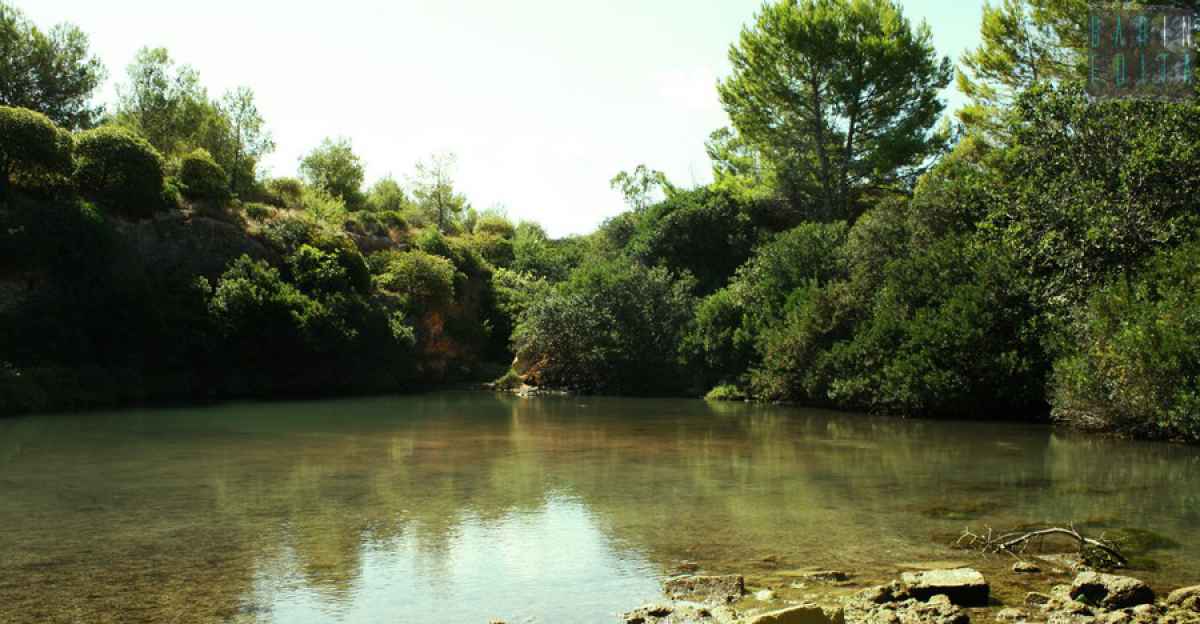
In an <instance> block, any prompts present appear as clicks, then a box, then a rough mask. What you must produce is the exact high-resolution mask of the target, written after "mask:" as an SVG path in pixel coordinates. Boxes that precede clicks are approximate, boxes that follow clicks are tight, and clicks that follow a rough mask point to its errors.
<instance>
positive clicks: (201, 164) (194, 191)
mask: <svg viewBox="0 0 1200 624" xmlns="http://www.w3.org/2000/svg"><path fill="white" fill-rule="evenodd" d="M179 181H180V182H182V183H183V194H184V196H186V197H188V198H189V199H203V200H208V201H213V202H225V201H227V200H228V199H229V197H230V192H229V176H228V175H227V174H226V173H225V170H224V169H222V168H221V165H218V164H217V161H215V160H213V157H212V155H210V154H209V153H208V151H207V150H204V149H203V148H196V149H195V150H193V151H192V152H190V153H188V154H186V155H184V156H183V158H181V159H180V161H179Z"/></svg>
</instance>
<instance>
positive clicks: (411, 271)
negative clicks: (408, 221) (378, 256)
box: [374, 250, 456, 310]
mask: <svg viewBox="0 0 1200 624" xmlns="http://www.w3.org/2000/svg"><path fill="white" fill-rule="evenodd" d="M455 274H456V270H455V268H454V263H452V262H450V261H449V260H447V259H446V258H443V257H441V256H435V255H433V254H430V253H426V252H424V251H419V250H414V251H405V252H392V253H389V254H388V255H387V257H386V262H385V263H384V264H383V266H382V269H381V270H380V272H379V274H378V275H376V276H375V278H374V279H375V283H376V284H377V285H378V286H379V287H380V288H383V289H385V290H387V291H388V292H391V293H394V294H396V295H399V296H401V297H403V298H404V300H405V301H406V302H407V304H408V305H409V306H412V307H413V308H415V309H420V310H429V309H434V308H444V307H446V306H448V305H449V304H450V303H451V302H452V301H453V300H454V282H455Z"/></svg>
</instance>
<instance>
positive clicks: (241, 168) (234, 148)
mask: <svg viewBox="0 0 1200 624" xmlns="http://www.w3.org/2000/svg"><path fill="white" fill-rule="evenodd" d="M216 110H217V111H218V112H219V113H220V116H221V118H222V119H223V120H224V121H225V122H226V125H227V133H228V139H227V142H228V144H229V148H230V149H229V152H230V154H229V156H230V160H231V161H232V162H230V163H229V164H230V165H231V166H230V167H229V189H230V191H232V192H234V193H239V194H245V193H248V192H249V191H250V190H251V188H252V187H253V185H254V181H255V180H254V171H255V168H256V167H257V164H258V161H259V160H261V159H262V158H263V157H264V156H266V155H267V154H269V153H271V152H272V151H273V150H274V149H275V141H274V139H272V138H271V133H270V131H268V130H267V127H266V121H265V120H264V119H263V118H262V115H261V114H260V113H259V112H258V105H257V104H255V103H254V91H253V90H252V89H250V88H249V87H238V88H236V89H233V90H231V91H228V92H226V93H225V95H224V96H222V97H221V101H220V102H219V103H217V104H216Z"/></svg>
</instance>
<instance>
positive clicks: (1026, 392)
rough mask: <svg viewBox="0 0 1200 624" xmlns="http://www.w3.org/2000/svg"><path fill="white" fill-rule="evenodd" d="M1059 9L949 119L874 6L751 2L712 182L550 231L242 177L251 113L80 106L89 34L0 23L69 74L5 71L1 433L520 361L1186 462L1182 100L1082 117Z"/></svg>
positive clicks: (1006, 50)
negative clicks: (1074, 440) (72, 413)
mask: <svg viewBox="0 0 1200 624" xmlns="http://www.w3.org/2000/svg"><path fill="white" fill-rule="evenodd" d="M1077 5H1079V3H1078V2H1073V1H1067V0H1024V1H1022V0H1012V1H1008V2H1005V3H1003V4H1000V5H998V6H996V7H990V6H989V7H988V8H987V9H986V10H985V15H984V21H983V24H982V25H981V26H982V34H983V43H982V44H981V45H980V47H979V48H978V49H976V50H973V51H971V52H969V53H968V54H967V55H965V56H964V57H963V59H960V63H959V66H958V68H957V80H958V84H959V87H960V90H962V91H963V92H964V93H965V94H967V95H968V97H969V98H970V104H969V105H968V106H967V107H965V108H964V109H962V110H961V111H959V114H958V116H957V119H955V120H951V119H950V118H948V117H947V116H946V115H945V112H946V111H945V110H944V103H943V102H942V101H941V100H940V99H939V94H940V92H941V90H942V89H943V88H945V87H946V86H947V85H949V84H950V82H951V81H952V80H953V79H955V74H956V68H955V65H954V64H953V63H952V62H951V60H950V59H947V58H939V57H938V56H937V55H936V53H935V51H934V48H933V45H932V43H931V33H930V32H929V30H928V28H927V27H926V26H925V25H923V24H914V23H912V22H911V21H910V20H909V19H908V18H907V17H905V16H904V14H903V13H902V12H901V10H900V9H899V8H898V6H897V5H896V4H895V3H894V2H891V1H890V0H796V1H789V0H782V1H780V2H774V3H768V4H766V5H764V6H763V8H762V9H761V11H760V12H759V14H758V15H757V17H756V19H755V21H754V22H753V23H752V24H749V25H748V26H747V28H746V29H744V31H743V33H742V35H741V37H740V39H739V40H738V41H737V42H735V43H734V44H733V45H732V46H731V49H730V60H731V65H732V68H733V70H732V73H731V74H730V75H729V76H728V77H727V78H725V79H724V80H723V81H722V82H721V83H720V85H719V86H718V92H719V96H720V98H721V101H722V103H723V104H724V106H725V108H726V110H727V111H728V113H729V116H730V120H731V121H732V127H730V128H723V129H719V130H716V131H715V132H713V134H712V135H711V136H710V138H709V142H708V150H709V156H710V157H711V159H712V161H713V178H714V181H713V182H712V183H711V184H707V185H704V186H700V187H696V188H681V187H678V186H675V185H673V184H672V183H671V182H670V181H669V180H668V179H667V178H666V177H665V176H663V175H662V174H661V173H659V172H656V171H654V170H652V169H649V168H647V167H644V166H639V167H637V168H636V169H633V170H631V171H628V172H623V173H621V174H618V175H617V176H616V177H615V178H614V179H613V186H614V187H615V188H617V189H618V190H620V191H621V192H623V193H624V195H625V197H626V198H627V200H628V204H629V210H628V211H627V212H625V213H622V214H620V215H618V216H615V217H613V218H611V219H609V220H607V221H605V222H604V223H603V224H602V225H601V226H600V227H599V229H598V230H597V231H596V232H595V233H593V234H590V235H587V236H577V237H569V238H565V239H560V240H552V239H550V238H548V237H547V235H546V233H545V232H544V231H543V230H542V229H541V228H540V227H539V226H537V225H536V224H533V223H517V224H514V223H512V222H511V221H509V220H508V219H507V218H506V217H505V216H504V214H503V213H502V212H500V211H495V210H493V211H486V210H485V211H482V212H480V211H477V210H475V209H474V208H473V207H472V206H471V205H470V202H469V200H468V198H466V197H464V196H462V195H461V194H460V193H459V192H458V191H456V190H455V188H454V183H453V164H454V163H453V159H452V157H449V156H435V157H433V158H431V159H429V160H428V161H427V162H425V163H422V164H421V165H419V166H418V167H417V169H416V171H414V172H413V174H412V175H411V176H410V177H409V178H408V179H407V180H406V181H405V183H403V184H402V183H400V182H397V181H396V180H393V179H391V178H385V179H383V180H379V181H377V182H375V183H374V184H373V185H371V186H369V187H368V186H365V180H364V174H363V171H364V169H363V163H362V162H361V160H360V159H359V157H358V156H357V155H356V154H355V153H354V150H353V145H352V143H351V141H350V140H349V139H345V138H331V139H328V140H326V141H325V142H324V143H322V144H321V145H319V146H317V147H316V148H314V149H313V151H312V152H311V153H310V154H309V155H308V156H306V157H305V158H304V159H303V160H302V161H301V163H300V166H299V171H300V174H301V178H300V179H293V178H271V177H267V176H264V175H263V174H262V172H261V171H260V170H259V167H258V163H259V162H260V161H261V159H262V158H263V156H265V155H266V154H267V153H269V152H270V150H271V149H272V147H273V143H272V141H271V137H270V135H269V133H268V132H267V130H266V124H265V121H264V120H263V119H262V118H261V117H260V116H259V114H258V112H257V109H256V107H255V105H254V96H253V92H252V91H251V90H250V89H247V88H242V89H238V90H235V91H232V92H230V93H227V94H225V95H224V96H223V97H221V98H217V99H210V98H209V96H208V94H207V92H206V91H205V89H204V88H203V86H202V85H201V83H200V79H199V75H198V74H197V72H196V71H195V70H193V69H192V68H190V67H187V66H180V65H177V64H176V63H175V62H174V61H173V60H172V59H171V58H170V56H169V55H168V53H167V52H166V51H165V50H162V49H146V50H143V51H142V52H140V53H139V54H138V56H137V58H136V59H135V60H134V62H133V63H132V64H131V65H130V66H129V68H128V71H127V76H126V78H125V81H124V82H123V83H122V88H121V89H120V90H119V91H120V93H121V97H120V99H119V101H118V102H117V103H116V105H115V107H114V108H113V110H111V111H102V110H98V109H96V108H95V107H93V106H92V105H91V104H89V102H90V97H91V94H92V91H93V90H94V89H95V88H96V86H97V85H98V84H99V82H100V79H101V77H102V74H103V71H102V68H101V67H100V66H99V64H98V63H97V62H96V61H95V60H94V59H91V58H90V57H89V56H88V53H87V40H86V36H84V35H83V34H82V33H79V32H78V31H77V30H74V29H72V28H71V27H69V26H62V27H58V28H56V29H54V30H53V31H52V32H53V33H57V34H55V35H54V36H49V35H46V34H43V33H42V32H41V31H39V30H37V28H36V27H34V26H33V25H31V24H29V23H28V21H27V20H25V18H24V17H22V16H21V15H20V13H19V12H17V11H16V10H15V9H14V8H12V7H10V6H8V5H4V4H0V17H2V19H0V37H3V38H4V39H5V42H6V44H7V47H5V48H4V49H5V50H9V49H20V48H21V46H26V47H29V48H38V46H42V48H45V49H47V50H49V52H48V54H50V55H52V56H54V55H57V56H56V58H57V59H58V60H57V61H56V62H55V63H52V64H50V65H48V66H46V67H39V66H37V65H36V64H32V65H30V66H28V67H16V65H17V64H15V63H13V62H10V63H9V66H11V67H15V68H16V69H13V70H10V71H19V72H21V75H23V76H27V77H28V78H29V82H31V83H36V82H37V81H39V80H40V81H43V82H47V81H49V82H51V83H54V84H56V85H58V86H59V87H60V88H57V89H43V90H41V91H38V90H31V91H30V93H32V95H31V94H30V93H18V92H16V90H14V89H11V88H9V89H8V90H7V91H6V90H5V89H0V91H4V92H3V93H0V103H2V104H5V105H6V106H4V107H2V108H0V136H2V137H3V139H2V144H0V185H2V186H0V193H2V199H0V202H2V203H0V220H2V223H0V289H2V290H3V297H2V298H0V410H2V411H5V412H24V411H31V410H46V409H62V408H76V407H91V406H99V405H113V404H122V403H130V402H139V401H147V400H165V399H187V400H195V399H208V398H220V397H235V396H257V397H275V396H281V395H292V394H330V393H341V392H371V391H394V390H401V389H408V388H415V387H420V386H423V385H427V384H431V383H442V382H447V381H453V380H464V379H490V378H495V377H497V376H499V375H500V374H501V373H504V371H505V370H506V369H507V368H508V367H509V363H510V362H512V367H513V370H512V371H510V373H509V375H508V376H507V377H506V379H508V380H510V381H511V380H515V379H520V380H522V381H524V382H527V383H530V384H535V385H546V386H553V387H562V388H569V389H573V390H576V391H581V392H598V393H612V394H672V395H693V396H700V395H704V394H706V393H707V394H708V396H709V397H710V398H713V399H719V398H722V399H757V400H769V401H790V402H797V403H802V404H809V405H822V406H832V407H838V408H848V409H863V410H871V411H877V412H883V413H889V414H896V415H903V416H934V417H955V418H1021V419H1033V420H1037V419H1047V418H1054V419H1057V420H1059V421H1062V422H1066V423H1069V424H1072V425H1075V426H1080V427H1087V428H1093V429H1101V430H1108V431H1117V432H1121V433H1127V434H1133V435H1139V436H1145V437H1156V438H1172V439H1186V440H1200V305H1198V304H1200V300H1198V299H1197V294H1196V293H1197V292H1200V288H1198V287H1200V283H1198V282H1197V280H1198V278H1197V277H1196V274H1197V271H1196V269H1197V267H1198V266H1200V237H1198V236H1197V235H1198V234H1200V218H1198V217H1200V211H1198V210H1197V208H1196V204H1195V202H1194V200H1193V198H1192V196H1191V194H1190V189H1193V188H1196V183H1197V181H1198V178H1200V107H1197V105H1196V104H1195V103H1194V102H1193V101H1186V102H1167V101H1149V100H1136V101H1135V100H1105V101H1094V100H1091V99H1089V98H1088V97H1087V96H1086V95H1085V94H1084V92H1083V89H1082V78H1083V72H1084V71H1085V69H1084V67H1085V63H1082V62H1081V60H1080V59H1081V58H1082V55H1083V54H1084V50H1082V49H1081V48H1080V47H1079V46H1081V45H1082V44H1081V43H1080V42H1078V41H1076V40H1075V39H1076V38H1075V37H1074V33H1075V32H1076V30H1075V29H1076V28H1078V27H1080V23H1077V22H1081V21H1082V20H1083V19H1085V18H1086V15H1087V11H1086V9H1082V8H1081V6H1077ZM43 56H45V55H43ZM21 58H25V57H21ZM63 67H69V68H72V71H70V72H63V71H61V69H62V68H63ZM38 93H51V94H54V95H55V98H54V99H53V101H52V100H51V99H45V98H42V99H39V96H38V95H37V94H38ZM64 94H65V95H64Z"/></svg>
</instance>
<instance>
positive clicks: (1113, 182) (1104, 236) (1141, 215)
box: [992, 87, 1200, 316]
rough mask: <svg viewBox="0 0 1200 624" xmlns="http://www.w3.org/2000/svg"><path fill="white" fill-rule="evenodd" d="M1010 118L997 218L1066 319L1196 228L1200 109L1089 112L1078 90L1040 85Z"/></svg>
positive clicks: (1099, 107) (1131, 103)
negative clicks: (1101, 288) (1100, 289)
mask: <svg viewBox="0 0 1200 624" xmlns="http://www.w3.org/2000/svg"><path fill="white" fill-rule="evenodd" d="M1010 119H1011V122H1010V124H1011V127H1010V128H1009V132H1010V133H1011V134H1012V136H1013V143H1014V144H1013V146H1012V147H1010V148H1009V149H1008V150H1007V151H1006V152H1005V153H1004V154H1003V159H1002V160H1001V161H1000V165H999V166H1000V172H999V173H1000V177H999V184H997V185H995V188H996V189H998V190H1000V191H1002V193H1000V195H1001V199H1002V200H1001V201H997V202H996V203H995V207H994V210H993V215H992V220H993V222H994V225H995V226H996V228H997V231H998V233H999V236H1000V238H1001V239H1002V240H1003V241H1004V243H1005V245H1006V247H1007V249H1008V252H1009V253H1011V254H1013V255H1014V256H1015V257H1016V258H1018V259H1019V261H1020V263H1021V264H1022V265H1023V266H1025V267H1027V269H1028V273H1029V277H1030V278H1031V279H1030V282H1031V290H1033V292H1034V294H1035V295H1036V296H1037V299H1038V301H1039V302H1041V303H1042V304H1043V305H1046V306H1049V307H1050V308H1051V309H1052V310H1053V311H1054V312H1055V313H1057V314H1059V315H1060V316H1065V314H1066V309H1067V308H1068V307H1070V306H1073V305H1077V304H1080V303H1082V302H1084V301H1085V300H1086V298H1087V296H1088V294H1089V292H1090V290H1091V289H1092V288H1093V287H1095V286H1098V285H1100V284H1103V283H1105V282H1106V281H1107V280H1108V279H1109V278H1110V277H1111V276H1112V275H1114V274H1115V273H1117V272H1120V271H1124V270H1128V269H1130V268H1132V267H1134V266H1136V265H1137V264H1138V263H1139V262H1140V261H1141V260H1142V259H1143V258H1145V257H1147V256H1148V255H1150V254H1152V253H1153V252H1154V251H1155V250H1156V249H1157V248H1159V247H1161V246H1164V245H1167V246H1169V245H1172V244H1175V243H1177V242H1178V241H1180V240H1182V239H1184V238H1187V237H1188V236H1190V235H1191V233H1192V232H1193V231H1194V229H1195V227H1196V225H1197V223H1198V222H1200V212H1197V211H1196V208H1195V206H1196V204H1195V197H1194V193H1193V191H1192V189H1195V188H1197V186H1198V185H1200V141H1196V140H1195V139H1194V137H1196V136H1200V103H1197V102H1195V101H1193V100H1187V101H1184V102H1166V101H1157V100H1149V99H1136V100H1135V99H1112V100H1101V101H1095V102H1093V101H1090V100H1089V98H1088V97H1087V96H1086V95H1084V94H1083V93H1082V92H1081V91H1080V90H1079V89H1078V88H1077V87H1067V88H1062V89H1059V90H1053V89H1050V88H1048V87H1037V88H1034V89H1031V90H1030V91H1029V92H1027V93H1024V94H1022V96H1021V97H1020V98H1018V100H1017V103H1016V108H1015V111H1014V114H1013V115H1011V116H1010Z"/></svg>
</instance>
